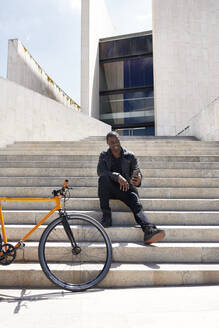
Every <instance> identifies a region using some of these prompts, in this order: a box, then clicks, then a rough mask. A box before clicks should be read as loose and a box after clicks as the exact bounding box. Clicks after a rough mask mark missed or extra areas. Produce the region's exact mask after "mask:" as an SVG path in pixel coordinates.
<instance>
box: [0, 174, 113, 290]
mask: <svg viewBox="0 0 219 328" xmlns="http://www.w3.org/2000/svg"><path fill="white" fill-rule="evenodd" d="M71 189H73V188H70V187H68V180H65V182H64V184H63V187H62V188H61V189H59V190H53V192H52V194H53V197H51V198H25V197H22V198H12V197H0V223H1V227H2V236H3V240H2V238H0V264H2V265H9V264H11V263H12V262H13V261H14V260H15V258H16V252H17V250H18V249H19V248H23V247H24V246H25V244H24V242H25V241H26V240H27V239H28V237H29V236H30V235H31V234H32V233H33V232H34V231H35V230H36V229H38V227H39V226H40V225H42V224H43V223H44V222H45V221H46V220H47V219H48V218H49V217H50V216H51V215H52V214H53V213H55V212H56V211H58V213H59V217H57V218H56V219H54V220H53V221H52V222H51V223H49V224H48V226H47V227H46V228H45V230H44V232H43V233H42V236H41V238H40V241H39V246H38V257H39V262H40V265H41V268H42V270H43V272H44V273H45V275H46V276H47V277H48V278H49V280H50V281H52V282H53V283H54V284H55V285H57V286H59V287H61V288H63V289H66V290H70V291H83V290H86V289H88V288H91V287H94V286H95V285H96V284H98V283H99V282H100V281H101V280H102V279H103V278H104V277H105V276H106V274H107V272H108V271H109V269H110V266H111V259H112V246H111V241H110V239H109V236H108V235H107V233H106V231H105V230H104V228H103V226H102V225H101V224H100V223H99V222H98V221H97V220H95V219H94V218H92V217H90V216H88V215H86V214H78V213H76V212H74V213H67V211H66V202H67V200H68V199H69V198H70V190H71ZM61 198H63V199H64V206H63V208H62V205H61ZM1 201H54V202H56V205H55V207H54V208H53V209H52V210H51V211H50V212H49V213H48V214H47V215H45V217H44V218H42V219H41V220H40V221H39V223H38V224H36V225H35V226H34V227H33V228H32V229H31V230H30V231H29V232H28V233H27V234H26V235H25V236H24V237H22V238H21V240H20V241H18V242H17V244H16V245H15V246H13V245H12V244H10V243H8V241H7V235H6V229H5V224H4V219H3V212H2V205H1ZM0 236H1V235H0Z"/></svg>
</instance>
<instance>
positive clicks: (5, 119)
mask: <svg viewBox="0 0 219 328" xmlns="http://www.w3.org/2000/svg"><path fill="white" fill-rule="evenodd" d="M0 99H1V101H0V115H1V120H0V146H1V147H2V146H4V145H6V144H10V143H13V142H15V141H57V140H59V141H71V140H79V139H82V138H86V137H89V136H96V135H99V136H101V135H102V136H103V135H106V134H107V133H108V132H109V131H110V130H111V126H109V125H107V124H104V123H102V122H100V121H98V120H96V119H94V118H91V117H88V116H87V115H85V114H83V113H80V112H78V111H73V110H72V109H71V108H69V107H66V106H64V105H62V104H60V103H58V102H56V101H54V100H52V99H49V98H47V97H45V96H42V95H40V94H39V93H36V92H34V91H32V90H29V89H26V88H24V87H22V86H20V85H18V84H16V83H14V82H11V81H9V80H7V79H3V78H0Z"/></svg>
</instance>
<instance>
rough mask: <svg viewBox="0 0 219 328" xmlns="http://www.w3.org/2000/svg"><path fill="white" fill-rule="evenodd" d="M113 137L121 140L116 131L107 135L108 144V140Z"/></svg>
mask: <svg viewBox="0 0 219 328" xmlns="http://www.w3.org/2000/svg"><path fill="white" fill-rule="evenodd" d="M112 137H116V138H117V139H119V134H118V133H117V132H115V131H111V132H109V133H107V135H106V142H108V139H109V138H112Z"/></svg>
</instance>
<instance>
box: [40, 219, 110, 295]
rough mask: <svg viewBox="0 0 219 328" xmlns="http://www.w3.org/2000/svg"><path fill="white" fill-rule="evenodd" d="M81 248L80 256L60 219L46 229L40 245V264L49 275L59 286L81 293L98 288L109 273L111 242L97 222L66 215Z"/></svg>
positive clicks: (79, 248)
mask: <svg viewBox="0 0 219 328" xmlns="http://www.w3.org/2000/svg"><path fill="white" fill-rule="evenodd" d="M67 220H68V223H69V226H70V228H71V230H72V233H73V236H74V238H75V241H76V243H77V246H78V254H74V253H75V252H73V247H72V245H71V242H70V241H69V239H68V237H67V234H66V232H65V229H64V227H63V224H62V222H63V219H62V218H61V217H59V218H57V219H56V220H54V221H53V222H51V223H50V224H49V225H48V226H47V228H46V229H45V230H44V232H43V234H42V236H41V239H40V243H39V261H40V264H41V267H42V270H43V272H44V273H45V274H46V276H47V277H48V278H49V279H50V280H51V281H52V282H53V283H55V284H56V285H58V286H59V287H61V288H63V289H66V290H70V291H82V290H85V289H88V288H91V287H93V286H95V285H96V284H97V283H99V282H100V281H101V280H102V279H103V278H104V277H105V276H106V274H107V272H108V271H109V268H110V265H111V258H112V247H111V242H110V239H109V237H108V235H107V233H106V231H105V230H104V228H103V227H102V225H101V224H100V223H99V222H97V221H96V220H95V219H93V218H91V217H89V216H87V215H82V214H78V215H77V214H73V215H67Z"/></svg>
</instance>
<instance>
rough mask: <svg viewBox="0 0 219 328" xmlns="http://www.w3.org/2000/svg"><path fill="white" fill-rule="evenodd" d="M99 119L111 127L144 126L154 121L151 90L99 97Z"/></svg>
mask: <svg viewBox="0 0 219 328" xmlns="http://www.w3.org/2000/svg"><path fill="white" fill-rule="evenodd" d="M100 113H101V114H100V119H101V120H102V121H104V122H106V123H108V124H111V125H130V124H146V123H151V122H153V121H154V97H153V91H152V90H145V91H137V92H128V93H124V94H114V95H104V96H101V97H100Z"/></svg>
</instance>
